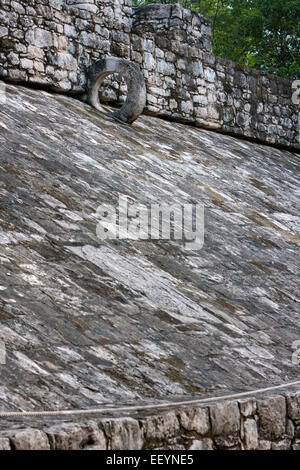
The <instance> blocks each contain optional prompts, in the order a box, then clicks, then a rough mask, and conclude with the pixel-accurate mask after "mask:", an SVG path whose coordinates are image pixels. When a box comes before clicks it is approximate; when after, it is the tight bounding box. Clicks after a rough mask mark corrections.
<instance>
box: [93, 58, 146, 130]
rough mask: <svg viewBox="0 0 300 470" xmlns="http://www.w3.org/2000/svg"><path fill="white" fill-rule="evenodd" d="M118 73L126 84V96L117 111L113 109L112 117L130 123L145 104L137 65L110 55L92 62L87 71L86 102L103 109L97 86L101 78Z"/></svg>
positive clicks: (144, 87)
mask: <svg viewBox="0 0 300 470" xmlns="http://www.w3.org/2000/svg"><path fill="white" fill-rule="evenodd" d="M113 73H118V74H120V75H121V76H123V77H124V79H125V81H126V84H127V89H128V93H127V98H126V101H125V104H124V105H123V106H122V108H121V109H119V110H118V111H114V113H113V117H114V119H116V120H118V121H121V122H125V123H128V124H132V123H133V122H134V121H135V120H136V119H137V118H138V117H139V115H140V114H141V113H142V112H143V109H144V107H145V104H146V86H145V80H144V77H143V75H142V73H141V71H140V69H139V67H138V66H137V65H136V64H134V63H132V62H130V61H128V60H125V59H120V58H118V57H110V58H108V59H102V60H99V61H97V62H96V63H95V64H93V65H92V66H91V68H90V70H89V73H88V85H87V87H88V89H87V102H88V103H89V104H90V105H92V106H94V108H96V109H98V110H99V111H103V108H102V107H101V104H100V100H99V88H100V86H101V84H102V82H103V80H104V79H105V78H106V77H107V76H109V75H111V74H113Z"/></svg>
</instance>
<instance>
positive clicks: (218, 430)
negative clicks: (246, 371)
mask: <svg viewBox="0 0 300 470" xmlns="http://www.w3.org/2000/svg"><path fill="white" fill-rule="evenodd" d="M70 419H71V418H69V422H67V423H66V422H60V423H59V422H58V423H57V422H56V423H55V424H53V423H52V424H50V423H45V422H44V423H42V422H40V423H37V422H36V423H35V424H33V423H32V421H34V418H30V421H31V425H30V426H28V425H26V418H23V419H22V421H21V426H20V424H19V425H18V424H17V422H15V423H13V420H12V419H10V423H9V426H8V429H10V430H7V431H1V432H0V450H11V449H13V450H24V449H28V450H30V449H49V450H50V449H51V450H71V449H74V450H76V449H86V450H88V449H95V450H96V449H98V450H106V449H108V450H139V449H146V450H152V449H171V450H172V449H175V450H217V449H225V450H227V449H234V450H255V449H257V450H270V449H272V450H289V449H293V450H300V393H298V392H297V393H295V392H294V393H290V394H286V395H285V396H284V395H274V396H265V397H260V398H245V399H242V400H233V401H227V402H220V403H215V404H212V405H209V406H208V405H203V406H199V407H190V406H188V407H182V408H177V409H173V410H170V411H167V412H157V411H156V412H155V411H151V412H149V413H148V415H144V416H143V415H141V414H140V416H135V417H124V418H102V419H95V418H93V419H90V420H89V419H87V418H86V419H85V420H80V419H79V418H77V419H76V422H70ZM27 420H28V418H27ZM13 427H15V429H13Z"/></svg>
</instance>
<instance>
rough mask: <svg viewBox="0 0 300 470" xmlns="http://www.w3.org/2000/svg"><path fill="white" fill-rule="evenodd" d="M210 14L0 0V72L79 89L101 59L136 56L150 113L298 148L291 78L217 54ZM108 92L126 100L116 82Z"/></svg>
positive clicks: (82, 0) (100, 0) (106, 1)
mask: <svg viewBox="0 0 300 470" xmlns="http://www.w3.org/2000/svg"><path fill="white" fill-rule="evenodd" d="M211 47H212V46H211V26H210V22H209V21H208V20H207V19H205V18H203V17H201V16H200V15H198V14H196V13H193V12H191V11H189V10H185V9H183V8H182V7H181V6H180V5H149V6H146V7H141V8H137V9H132V8H131V0H17V1H12V0H0V77H1V78H4V79H6V80H9V81H13V82H28V83H30V84H35V85H39V86H47V87H49V88H51V89H55V90H57V91H61V92H68V93H74V94H80V93H81V94H82V93H83V92H84V91H85V89H86V76H87V74H86V73H87V69H88V67H89V65H90V64H91V63H93V62H94V61H95V60H97V59H99V58H100V57H107V56H111V55H113V56H118V57H124V58H127V59H131V60H132V61H134V62H136V63H137V64H139V66H140V67H141V68H142V70H143V73H144V77H145V80H146V85H147V107H146V112H148V113H151V114H153V115H158V116H162V117H165V118H168V119H174V120H176V121H185V122H189V123H192V124H194V125H197V126H201V127H207V128H212V129H217V130H219V131H221V132H226V133H231V134H235V135H238V136H243V137H250V138H254V139H258V140H260V141H262V142H268V143H272V144H276V145H283V146H287V147H291V148H297V149H299V126H298V112H299V110H298V108H297V106H296V105H294V104H293V103H292V82H291V81H290V80H287V79H283V78H279V77H275V76H273V75H269V74H263V73H261V72H258V71H256V70H253V69H250V68H247V67H241V66H239V65H237V64H235V63H233V62H231V61H226V60H223V59H220V58H217V57H215V56H213V55H212V49H211ZM106 83H107V84H108V85H109V86H108V87H107V88H106V90H105V91H102V99H106V100H108V101H112V102H122V101H123V100H124V93H126V87H124V86H123V85H122V84H120V82H116V80H115V77H113V80H109V81H107V82H106Z"/></svg>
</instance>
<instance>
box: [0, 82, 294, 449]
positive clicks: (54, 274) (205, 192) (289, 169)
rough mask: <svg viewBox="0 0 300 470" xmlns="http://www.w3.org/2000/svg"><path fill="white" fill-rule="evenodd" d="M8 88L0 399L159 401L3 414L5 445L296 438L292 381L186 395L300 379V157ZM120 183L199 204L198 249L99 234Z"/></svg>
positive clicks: (232, 443) (197, 443) (147, 197)
mask: <svg viewBox="0 0 300 470" xmlns="http://www.w3.org/2000/svg"><path fill="white" fill-rule="evenodd" d="M2 89H3V91H4V92H5V100H2V103H1V119H0V130H1V132H0V143H1V148H2V149H3V151H2V152H1V161H0V164H1V169H2V171H0V194H1V211H0V257H1V269H0V323H1V328H0V341H1V342H2V343H3V342H4V343H5V349H6V359H5V360H6V364H0V373H1V387H0V409H1V410H6V411H13V410H16V411H21V410H24V411H32V410H41V409H47V410H52V411H54V410H64V409H69V410H70V409H76V410H78V409H85V410H88V409H95V408H97V407H99V406H101V407H103V408H105V405H106V404H111V403H113V404H115V406H118V403H121V404H124V403H127V404H128V403H129V404H130V403H131V404H137V405H138V406H139V410H140V409H142V408H143V404H146V405H149V404H151V406H152V408H151V409H147V410H145V411H144V413H143V412H139V413H138V412H136V413H132V414H131V413H128V416H126V417H124V418H120V416H121V412H120V410H119V411H115V413H113V412H112V413H111V414H110V415H108V414H105V418H104V416H103V413H101V414H100V413H99V415H94V414H93V415H92V416H93V420H92V423H91V422H90V420H88V417H87V418H85V417H84V416H85V415H84V416H82V415H80V417H79V416H78V415H76V416H68V418H66V417H61V418H60V417H58V418H55V419H54V418H49V421H48V418H47V419H41V418H34V417H28V418H25V417H24V418H22V421H21V422H20V420H19V419H17V418H16V419H12V418H10V419H5V418H4V417H1V419H0V431H1V432H0V438H1V439H2V440H1V445H2V446H5V447H8V444H9V446H11V447H12V448H14V446H15V447H16V446H17V445H18V446H19V447H21V446H27V448H28V447H30V448H32V447H37V446H42V445H44V446H45V447H48V444H49V445H50V448H51V449H56V448H57V449H63V448H68V449H73V448H82V449H92V448H108V447H110V448H113V447H118V448H120V447H123V448H124V447H125V446H130V447H133V446H138V447H139V448H140V447H142V448H147V449H154V448H166V449H171V448H172V449H174V448H178V449H182V448H184V449H189V448H190V447H195V448H196V447H197V448H208V447H212V448H214V449H224V448H225V449H239V448H241V449H243V448H255V446H256V445H257V448H259V449H262V448H269V449H270V448H274V449H275V448H283V447H289V446H291V447H292V448H295V449H296V448H297V447H299V441H300V420H299V410H298V408H299V396H298V395H299V390H297V388H296V387H291V385H289V386H288V387H286V388H285V389H282V394H276V393H277V392H276V393H275V391H274V392H273V395H274V396H273V395H272V396H271V394H270V395H265V394H260V395H258V396H256V395H251V396H249V398H246V397H244V398H243V399H241V397H240V398H239V399H232V400H231V401H230V402H229V401H226V402H225V401H224V399H223V400H222V401H221V400H219V401H217V402H210V403H209V404H207V405H205V404H202V405H201V407H191V406H186V407H179V405H176V404H175V403H178V401H179V400H180V401H181V400H190V399H191V395H192V396H193V397H194V398H196V397H197V398H202V399H207V398H208V397H212V396H221V395H223V396H224V395H230V394H232V393H234V391H238V392H241V391H242V392H248V391H249V390H255V389H258V388H262V387H264V388H266V387H269V386H271V385H273V384H283V383H287V382H295V381H297V380H298V378H299V375H298V374H299V368H298V366H297V365H295V364H294V363H293V360H292V359H293V352H294V348H293V344H294V341H295V340H296V339H297V338H299V334H300V325H299V312H298V311H297V305H296V300H297V299H296V293H297V277H296V275H295V273H296V272H297V252H298V251H297V250H298V245H297V243H298V238H297V221H298V206H297V201H298V193H297V189H298V184H297V182H298V180H297V172H298V167H299V158H298V156H297V155H296V154H294V153H292V152H290V151H285V150H279V149H274V148H270V147H269V146H262V145H257V144H256V143H253V142H246V141H244V140H243V141H241V140H239V139H237V138H234V137H232V136H224V135H222V134H219V133H214V132H211V131H207V130H203V129H196V128H194V127H192V126H186V125H182V124H178V123H174V122H172V123H170V122H168V121H165V120H162V119H157V118H155V117H150V116H145V115H143V116H141V117H140V118H139V119H138V120H137V121H136V124H135V126H123V125H121V124H120V123H118V122H116V121H113V120H112V119H103V116H101V115H100V114H99V113H98V112H96V111H95V110H94V109H93V108H91V107H90V106H88V105H86V104H85V103H82V102H80V101H78V100H75V99H73V98H72V97H68V96H63V95H61V94H57V93H55V94H51V93H48V92H40V91H39V90H33V89H29V88H27V87H22V86H15V85H11V84H6V86H5V87H3V88H2ZM74 130H75V132H74ZM118 194H123V195H128V198H130V200H131V201H137V202H139V203H141V204H144V205H147V204H148V203H149V201H151V202H153V203H156V204H158V203H160V202H161V201H163V202H166V203H168V204H172V203H173V202H174V200H176V201H180V202H182V203H185V202H190V201H193V202H195V203H196V202H203V203H204V205H205V207H206V208H207V209H208V210H207V211H206V221H205V222H206V224H207V227H208V232H207V237H206V239H205V244H204V246H203V249H202V250H201V252H192V253H191V252H186V251H185V250H184V248H183V244H182V243H181V241H180V240H176V241H173V240H163V241H160V240H147V241H144V240H115V239H113V240H107V241H106V242H105V244H104V243H103V242H102V241H101V240H98V239H97V236H96V226H97V222H98V219H97V208H98V206H99V205H100V204H103V203H106V202H107V201H109V202H110V203H111V204H113V205H117V203H118ZM2 362H3V361H2ZM150 397H151V398H150ZM165 400H167V401H169V402H170V404H171V406H170V407H169V408H168V411H165V412H162V411H159V410H158V409H157V407H156V404H157V403H162V401H165ZM121 406H122V405H121ZM153 406H154V407H153ZM122 416H124V413H122ZM113 417H115V418H113ZM129 418H130V419H129ZM66 420H68V423H66V422H65V421H66ZM86 420H87V421H86ZM62 421H63V422H62ZM255 425H256V426H257V429H256V426H255ZM36 431H40V432H36ZM19 433H21V438H22V439H21V438H20V436H19V437H18V439H17V440H16V441H15V442H16V443H17V444H16V443H15V444H14V439H16V436H18V434H19ZM41 433H44V434H41ZM45 435H46V440H45V439H44V438H45ZM26 436H27V437H26ZM30 436H31V437H30ZM42 436H43V437H44V438H43V437H42ZM3 439H4V441H3ZM5 439H6V440H5ZM7 439H8V440H9V443H8V442H7ZM257 441H258V442H257ZM47 442H48V444H47Z"/></svg>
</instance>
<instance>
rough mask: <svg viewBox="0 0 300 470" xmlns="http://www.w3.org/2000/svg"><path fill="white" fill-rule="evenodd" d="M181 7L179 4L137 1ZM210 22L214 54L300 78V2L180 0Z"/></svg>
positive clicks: (170, 0)
mask: <svg viewBox="0 0 300 470" xmlns="http://www.w3.org/2000/svg"><path fill="white" fill-rule="evenodd" d="M149 3H165V4H168V3H178V1H176V0H157V1H153V0H150V1H149V0H134V4H135V5H136V6H142V5H147V4H149ZM180 3H182V5H183V6H184V7H185V8H190V9H192V10H194V11H196V12H198V13H200V14H202V15H203V16H206V17H208V18H210V19H211V21H212V25H213V51H214V54H215V55H217V56H219V57H223V58H224V59H230V60H233V61H235V62H238V63H240V64H243V65H248V66H249V67H253V68H256V69H260V70H264V71H266V72H269V73H274V74H276V75H281V76H284V77H288V78H291V79H294V78H298V77H299V76H300V47H299V40H300V22H299V18H300V0H198V1H197V0H181V2H180Z"/></svg>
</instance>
